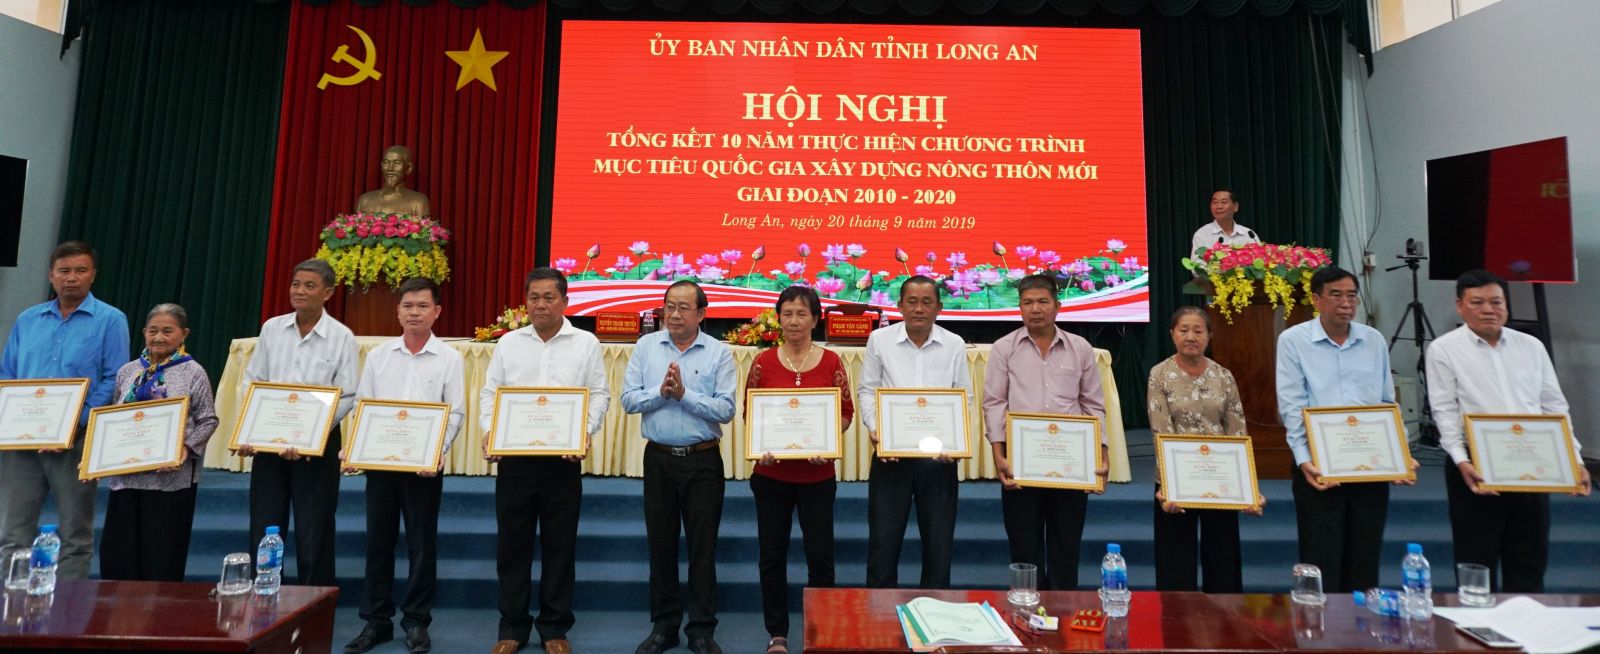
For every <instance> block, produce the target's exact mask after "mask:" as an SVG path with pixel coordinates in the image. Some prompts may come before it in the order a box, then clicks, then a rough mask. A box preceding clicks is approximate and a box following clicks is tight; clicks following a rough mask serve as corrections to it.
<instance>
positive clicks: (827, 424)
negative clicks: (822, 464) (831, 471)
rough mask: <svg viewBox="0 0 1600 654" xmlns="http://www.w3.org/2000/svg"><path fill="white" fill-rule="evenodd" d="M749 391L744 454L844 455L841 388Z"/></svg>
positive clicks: (752, 457)
mask: <svg viewBox="0 0 1600 654" xmlns="http://www.w3.org/2000/svg"><path fill="white" fill-rule="evenodd" d="M749 394H750V396H749V402H748V403H747V404H746V405H745V406H746V409H745V415H744V419H745V435H746V438H745V441H744V442H745V452H744V458H746V459H750V460H752V461H753V460H756V459H760V458H762V457H764V456H766V455H768V454H771V455H772V456H773V457H775V458H778V459H810V458H813V457H820V458H824V459H837V458H839V457H841V456H843V453H844V447H843V445H842V443H841V439H840V427H839V423H840V422H841V418H840V407H841V405H842V403H841V396H840V393H839V389H838V388H836V387H829V388H796V389H787V388H752V389H750V391H749Z"/></svg>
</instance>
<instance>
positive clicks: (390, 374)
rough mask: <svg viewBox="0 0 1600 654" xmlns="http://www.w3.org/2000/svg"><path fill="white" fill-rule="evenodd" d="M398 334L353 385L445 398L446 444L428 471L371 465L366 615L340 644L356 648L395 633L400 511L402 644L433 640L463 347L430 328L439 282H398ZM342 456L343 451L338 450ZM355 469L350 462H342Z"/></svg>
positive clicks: (372, 393) (386, 395) (366, 392)
mask: <svg viewBox="0 0 1600 654" xmlns="http://www.w3.org/2000/svg"><path fill="white" fill-rule="evenodd" d="M397 291H398V293H399V295H400V304H399V312H398V313H399V319H400V327H401V330H402V331H401V336H400V338H397V339H394V340H392V341H388V342H386V343H384V344H382V345H379V346H378V347H376V348H374V349H373V350H372V351H371V352H369V353H367V363H366V365H365V366H364V367H363V368H362V370H361V383H360V384H359V385H357V387H356V399H357V400H401V401H407V402H442V403H444V404H448V405H450V417H449V419H448V423H447V424H446V425H445V431H444V451H443V453H441V454H440V456H439V465H438V467H437V468H435V469H433V470H430V471H428V472H417V473H409V472H390V471H383V470H370V471H368V472H367V473H366V477H367V577H366V581H367V589H366V594H365V595H363V596H362V598H361V609H360V614H359V615H360V616H361V620H362V621H363V622H365V623H366V626H365V627H364V628H362V630H361V633H360V634H359V635H357V636H356V637H355V639H354V640H352V641H350V644H348V645H345V648H344V651H345V652H348V653H350V654H360V653H361V652H366V651H369V650H371V649H372V648H373V647H375V646H377V645H378V644H379V643H383V642H387V641H389V640H390V639H392V638H393V637H394V622H393V619H394V608H395V607H394V600H393V598H391V597H390V594H391V591H392V590H393V588H394V546H395V541H397V540H399V537H400V519H401V517H402V516H403V517H404V518H405V521H406V559H407V560H408V561H409V562H410V564H411V571H410V574H409V575H408V576H407V580H406V596H405V600H404V601H403V602H402V603H401V606H400V610H401V611H402V612H403V613H404V616H403V617H402V618H401V620H400V628H401V629H404V630H405V634H406V651H408V652H411V654H422V653H423V652H427V651H428V650H429V649H430V648H431V647H432V640H431V639H430V638H429V637H428V625H429V624H430V623H432V622H433V591H434V586H435V582H436V581H437V577H438V574H437V562H438V558H439V547H438V544H439V502H440V500H441V499H442V498H443V496H444V479H443V478H442V477H440V476H439V473H440V472H442V471H444V457H445V456H446V455H448V454H449V453H450V445H451V444H452V443H454V442H455V439H456V434H457V433H459V432H460V430H461V419H462V418H463V417H465V416H466V411H467V410H466V392H465V390H464V386H465V384H466V379H465V377H466V374H465V371H464V369H463V366H462V362H461V353H460V352H457V351H456V350H455V348H452V347H450V346H448V345H445V344H444V341H441V340H439V338H438V337H436V336H434V335H433V323H434V321H436V320H438V319H439V312H440V309H441V307H440V304H439V285H438V284H436V283H434V282H433V280H431V279H426V278H422V277H413V278H411V279H408V280H406V281H405V282H404V283H402V284H400V288H399V289H397ZM341 456H342V455H341ZM347 470H349V471H352V472H353V471H354V469H347Z"/></svg>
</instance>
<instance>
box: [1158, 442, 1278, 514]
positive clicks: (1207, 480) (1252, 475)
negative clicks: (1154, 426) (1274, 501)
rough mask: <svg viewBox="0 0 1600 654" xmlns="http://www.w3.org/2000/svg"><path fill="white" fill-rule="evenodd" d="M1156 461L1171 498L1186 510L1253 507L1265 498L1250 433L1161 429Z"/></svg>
mask: <svg viewBox="0 0 1600 654" xmlns="http://www.w3.org/2000/svg"><path fill="white" fill-rule="evenodd" d="M1156 463H1157V471H1158V474H1159V475H1160V477H1159V478H1160V481H1161V490H1162V493H1163V494H1164V495H1166V497H1167V501H1168V502H1171V503H1173V504H1176V505H1178V506H1180V507H1183V508H1185V509H1232V510H1235V511H1245V510H1248V509H1253V508H1255V506H1256V503H1257V502H1258V501H1260V498H1261V490H1260V488H1259V487H1258V485H1257V484H1256V456H1255V450H1254V449H1252V448H1251V447H1250V438H1249V437H1248V436H1199V435H1193V436H1191V435H1184V434H1156Z"/></svg>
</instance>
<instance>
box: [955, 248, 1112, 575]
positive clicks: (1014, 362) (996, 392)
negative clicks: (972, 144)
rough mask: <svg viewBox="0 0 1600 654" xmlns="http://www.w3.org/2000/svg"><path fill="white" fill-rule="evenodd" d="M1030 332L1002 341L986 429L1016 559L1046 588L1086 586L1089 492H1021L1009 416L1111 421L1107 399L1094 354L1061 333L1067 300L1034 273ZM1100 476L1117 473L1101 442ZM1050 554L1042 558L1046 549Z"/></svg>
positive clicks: (1026, 298)
mask: <svg viewBox="0 0 1600 654" xmlns="http://www.w3.org/2000/svg"><path fill="white" fill-rule="evenodd" d="M1017 292H1018V294H1019V303H1020V305H1021V311H1022V328H1021V329H1018V330H1016V331H1014V332H1011V333H1010V334H1006V335H1005V336H1003V337H1001V338H1000V340H998V341H995V344H994V347H993V348H992V349H991V350H990V351H989V368H988V372H987V374H986V375H985V379H984V383H983V417H984V428H985V429H984V431H985V433H986V434H987V436H988V437H989V443H990V445H991V446H992V447H993V448H994V459H995V470H996V471H997V472H998V473H999V474H1000V484H1001V486H1002V488H1004V492H1002V493H1001V494H1000V504H1001V507H1002V509H1003V512H1004V514H1005V515H1004V517H1005V524H1006V537H1007V538H1008V539H1009V540H1010V541H1011V560H1012V561H1013V562H1017V563H1032V564H1034V565H1037V566H1039V589H1040V590H1071V589H1073V588H1076V587H1077V585H1078V545H1079V541H1080V540H1081V539H1082V538H1083V516H1084V512H1085V510H1086V509H1087V508H1088V494H1087V493H1086V492H1084V491H1079V490H1061V489H1049V488H1021V487H1019V486H1017V484H1016V482H1015V481H1014V480H1013V479H1012V477H1011V467H1010V465H1008V464H1007V462H1006V413H1007V412H1019V413H1057V414H1065V415H1077V416H1094V417H1095V418H1098V419H1100V420H1102V421H1103V420H1105V417H1106V405H1105V398H1104V396H1103V395H1102V394H1101V391H1100V370H1099V368H1097V367H1096V366H1095V360H1094V348H1092V347H1090V346H1089V342H1088V341H1085V340H1083V339H1082V338H1080V337H1078V336H1074V335H1072V334H1068V333H1067V332H1065V331H1062V330H1061V328H1059V327H1056V324H1055V319H1056V313H1057V312H1058V311H1059V310H1060V309H1061V301H1060V300H1059V299H1058V298H1057V297H1056V295H1057V293H1058V292H1059V290H1058V287H1057V286H1056V280H1055V278H1054V277H1051V276H1048V275H1029V276H1027V277H1024V278H1022V280H1021V281H1018V282H1017ZM1101 448H1102V450H1101V456H1100V460H1101V464H1100V466H1099V467H1098V468H1097V469H1096V470H1095V474H1096V475H1099V476H1100V477H1102V478H1104V477H1105V476H1106V474H1107V472H1108V471H1109V469H1108V468H1107V466H1106V463H1105V461H1107V460H1108V455H1107V454H1106V452H1105V449H1104V448H1105V445H1104V444H1101ZM1041 544H1043V545H1044V550H1045V552H1044V553H1043V556H1041V552H1040V551H1039V550H1040V545H1041Z"/></svg>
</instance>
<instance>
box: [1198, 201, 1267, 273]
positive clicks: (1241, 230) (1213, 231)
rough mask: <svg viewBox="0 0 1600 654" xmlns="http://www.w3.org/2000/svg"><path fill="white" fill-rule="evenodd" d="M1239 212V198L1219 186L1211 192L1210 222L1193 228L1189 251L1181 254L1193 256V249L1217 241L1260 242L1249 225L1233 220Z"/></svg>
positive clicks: (1237, 243)
mask: <svg viewBox="0 0 1600 654" xmlns="http://www.w3.org/2000/svg"><path fill="white" fill-rule="evenodd" d="M1238 213H1239V200H1238V198H1237V197H1236V196H1234V194H1233V191H1231V190H1228V189H1225V188H1220V189H1217V191H1216V192H1215V193H1212V194H1211V222H1209V223H1206V224H1205V225H1204V226H1202V227H1201V228H1200V229H1197V230H1195V232H1194V237H1193V238H1191V239H1190V240H1189V251H1188V252H1185V253H1183V256H1186V257H1192V256H1194V252H1195V250H1198V249H1200V248H1208V247H1211V246H1213V245H1216V244H1218V243H1223V244H1227V245H1249V244H1251V243H1260V242H1261V239H1259V238H1256V233H1255V232H1254V231H1251V229H1250V228H1249V227H1245V226H1244V225H1240V224H1239V223H1237V222H1234V220H1233V218H1234V216H1235V215H1236V214H1238Z"/></svg>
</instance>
